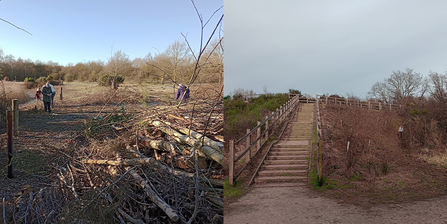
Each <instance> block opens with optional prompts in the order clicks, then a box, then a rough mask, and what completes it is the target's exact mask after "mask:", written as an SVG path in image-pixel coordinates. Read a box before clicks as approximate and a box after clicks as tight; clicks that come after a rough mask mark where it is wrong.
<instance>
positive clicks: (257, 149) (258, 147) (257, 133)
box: [256, 121, 261, 152]
mask: <svg viewBox="0 0 447 224" xmlns="http://www.w3.org/2000/svg"><path fill="white" fill-rule="evenodd" d="M260 124H261V122H260V121H258V126H259V125H260ZM260 137H261V127H260V126H259V127H258V130H256V139H257V141H256V152H257V151H259V149H260V148H261V139H260Z"/></svg>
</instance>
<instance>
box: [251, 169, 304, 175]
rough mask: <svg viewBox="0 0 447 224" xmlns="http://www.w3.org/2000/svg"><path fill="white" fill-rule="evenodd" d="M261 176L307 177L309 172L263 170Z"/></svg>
mask: <svg viewBox="0 0 447 224" xmlns="http://www.w3.org/2000/svg"><path fill="white" fill-rule="evenodd" d="M258 175H259V176H306V175H307V170H263V171H259V172H258Z"/></svg>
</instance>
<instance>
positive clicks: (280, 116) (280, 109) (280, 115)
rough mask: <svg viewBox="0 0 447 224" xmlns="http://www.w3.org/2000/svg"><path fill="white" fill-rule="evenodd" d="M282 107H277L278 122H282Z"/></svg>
mask: <svg viewBox="0 0 447 224" xmlns="http://www.w3.org/2000/svg"><path fill="white" fill-rule="evenodd" d="M282 119H283V118H282V106H280V107H279V122H280V123H281V122H282Z"/></svg>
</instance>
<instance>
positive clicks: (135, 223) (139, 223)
mask: <svg viewBox="0 0 447 224" xmlns="http://www.w3.org/2000/svg"><path fill="white" fill-rule="evenodd" d="M118 212H119V213H121V215H123V216H124V217H125V218H126V219H127V220H129V222H131V223H134V224H144V222H143V221H141V220H139V219H135V218H133V217H132V216H130V215H129V214H127V213H126V212H124V211H123V210H122V209H121V208H118Z"/></svg>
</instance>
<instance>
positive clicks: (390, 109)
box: [390, 103, 391, 111]
mask: <svg viewBox="0 0 447 224" xmlns="http://www.w3.org/2000/svg"><path fill="white" fill-rule="evenodd" d="M390 111H391V103H390Z"/></svg>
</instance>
